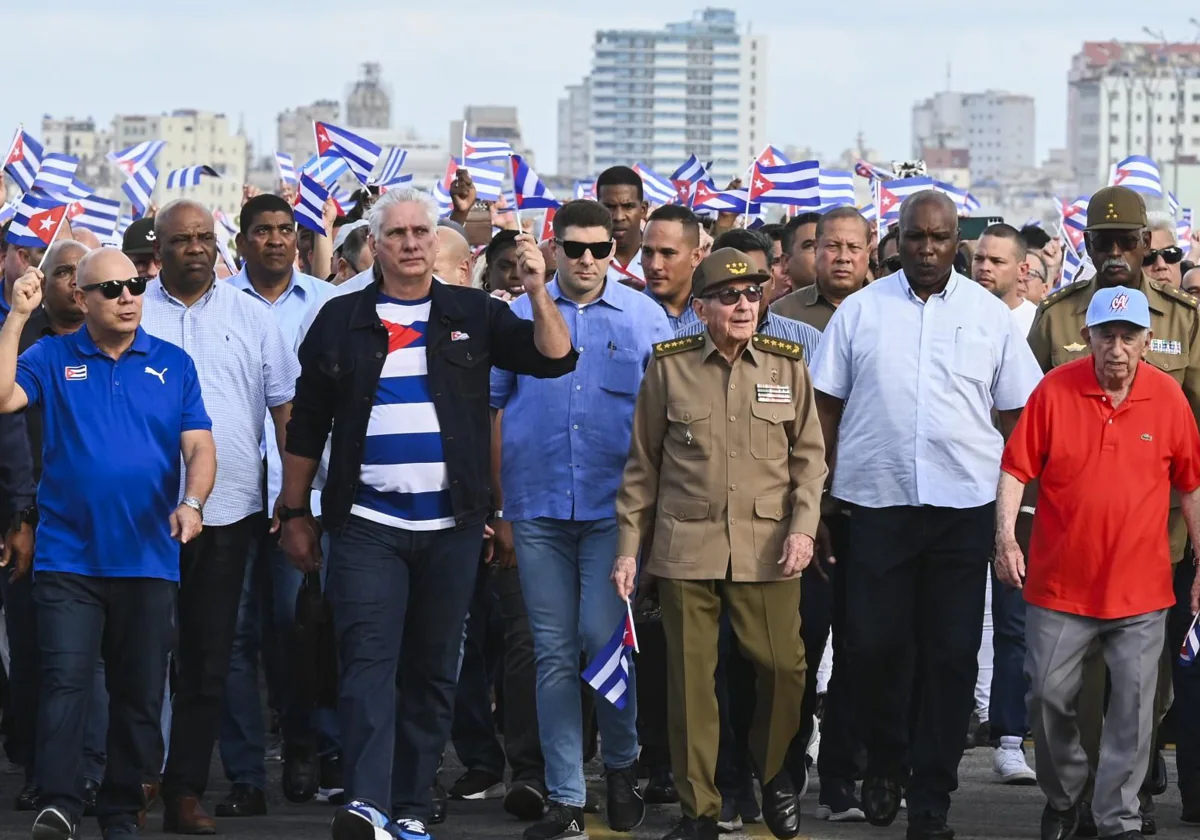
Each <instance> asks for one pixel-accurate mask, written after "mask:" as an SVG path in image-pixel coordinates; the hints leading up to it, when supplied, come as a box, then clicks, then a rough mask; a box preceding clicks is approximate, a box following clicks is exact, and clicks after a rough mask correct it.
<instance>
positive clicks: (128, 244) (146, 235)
mask: <svg viewBox="0 0 1200 840" xmlns="http://www.w3.org/2000/svg"><path fill="white" fill-rule="evenodd" d="M154 242H155V238H154V217H153V216H147V217H145V218H144V219H138V220H137V221H136V222H134V223H133V224H131V225H130V226H129V227H127V228H125V236H123V237H122V238H121V250H122V251H124V252H125V253H126V254H129V255H130V256H152V255H153V254H154Z"/></svg>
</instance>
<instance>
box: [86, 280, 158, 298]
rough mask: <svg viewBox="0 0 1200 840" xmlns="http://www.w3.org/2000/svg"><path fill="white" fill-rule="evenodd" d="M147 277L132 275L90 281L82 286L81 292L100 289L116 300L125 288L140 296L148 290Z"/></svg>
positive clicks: (107, 296)
mask: <svg viewBox="0 0 1200 840" xmlns="http://www.w3.org/2000/svg"><path fill="white" fill-rule="evenodd" d="M147 282H148V281H147V280H146V278H145V277H130V278H129V279H128V280H105V281H104V282H102V283H89V284H88V285H86V286H80V287H79V291H81V292H95V291H98V292H100V294H102V295H104V296H105V297H106V298H108V299H109V300H116V299H117V298H119V297H120V296H121V292H122V291H123V290H124V289H129V294H131V295H133V296H134V297H138V296H139V295H141V294H142V293H144V292H145V291H146V283H147Z"/></svg>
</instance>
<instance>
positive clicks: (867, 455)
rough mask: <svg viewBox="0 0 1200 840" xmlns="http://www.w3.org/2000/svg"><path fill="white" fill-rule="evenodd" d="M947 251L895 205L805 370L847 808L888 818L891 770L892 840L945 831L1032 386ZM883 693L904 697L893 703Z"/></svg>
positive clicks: (923, 204) (999, 322) (1001, 327)
mask: <svg viewBox="0 0 1200 840" xmlns="http://www.w3.org/2000/svg"><path fill="white" fill-rule="evenodd" d="M957 246H958V219H957V214H956V210H955V207H954V203H953V202H952V201H950V200H949V199H948V198H946V197H945V196H944V195H942V194H940V193H936V192H933V191H924V192H919V193H916V194H914V195H913V196H911V197H910V198H908V200H907V201H905V203H904V206H903V207H902V208H901V213H900V259H901V265H902V270H901V271H900V272H898V273H896V274H893V275H891V276H888V277H884V278H883V279H881V280H879V281H877V282H875V283H872V284H870V285H868V286H867V287H866V288H864V289H862V290H861V291H859V292H857V293H855V294H853V295H851V296H850V297H848V298H847V299H846V300H845V301H844V302H843V303H842V304H841V306H839V307H838V310H837V312H836V313H835V314H834V316H833V318H832V320H830V322H829V325H828V326H827V327H826V329H825V332H824V334H823V335H822V338H821V346H820V348H819V349H818V350H817V354H816V357H815V358H814V359H813V360H812V363H811V369H812V376H813V387H814V388H815V389H816V390H817V407H818V411H819V412H820V415H821V426H822V429H823V430H824V433H825V441H826V452H827V453H828V454H827V457H828V458H829V462H830V464H831V465H832V464H833V463H834V462H835V459H836V464H837V471H836V472H835V473H834V479H833V486H832V490H831V493H832V495H833V496H834V497H835V498H836V499H838V500H840V501H841V502H842V503H844V504H845V505H846V506H847V508H848V510H849V515H850V522H851V528H852V530H851V540H850V556H849V557H848V558H845V559H846V560H847V563H846V568H845V574H846V591H847V620H846V625H847V636H848V639H847V659H848V661H849V662H850V668H851V679H852V681H853V685H854V695H855V696H856V697H857V698H858V702H859V708H858V718H857V719H858V720H859V722H860V724H861V726H862V736H863V741H864V743H865V745H866V747H867V753H868V766H867V771H866V775H865V778H864V781H863V789H862V804H863V810H864V811H865V812H866V816H867V819H868V820H869V821H870V822H872V823H873V824H875V825H887V824H889V823H891V822H892V821H893V820H894V819H895V817H896V813H897V811H898V809H899V807H900V797H901V791H900V785H899V778H900V774H901V773H902V771H903V769H904V767H905V765H906V763H907V764H908V765H909V766H911V770H912V777H911V782H910V785H909V787H908V789H907V791H906V792H905V795H906V797H907V801H908V819H909V829H908V832H909V833H908V837H909V840H939V838H946V837H948V836H952V833H951V832H950V829H949V828H948V827H947V825H946V815H947V812H948V811H949V808H950V793H951V791H953V790H955V789H956V788H957V785H958V779H957V769H958V762H959V760H960V759H961V757H962V750H963V744H964V738H963V733H964V732H965V731H966V730H967V724H968V721H969V719H970V716H971V711H972V709H973V708H974V688H975V674H976V667H977V662H976V652H977V651H978V650H979V643H980V636H981V634H982V618H983V601H984V591H985V586H986V580H987V575H988V558H989V556H990V554H991V547H992V545H991V544H992V529H993V526H994V509H995V499H996V484H997V482H998V480H999V475H1000V455H1001V452H1002V451H1003V447H1004V435H1007V434H1008V432H1010V431H1011V430H1012V428H1013V426H1014V425H1015V424H1016V420H1017V417H1018V416H1019V414H1020V411H1021V408H1022V407H1023V406H1024V405H1025V401H1026V399H1027V398H1028V397H1029V394H1030V393H1031V392H1032V391H1033V388H1034V386H1035V385H1037V383H1038V380H1039V379H1040V378H1041V369H1040V368H1039V367H1038V364H1037V362H1036V360H1035V359H1034V357H1033V354H1032V352H1031V351H1030V349H1029V345H1028V344H1027V343H1026V341H1025V336H1024V335H1023V334H1022V333H1021V331H1020V329H1019V328H1018V327H1017V325H1016V323H1015V322H1014V321H1013V319H1012V315H1011V314H1010V313H1009V311H1008V307H1007V306H1005V305H1004V303H1003V302H1002V301H1000V300H999V299H997V298H996V297H995V296H994V295H992V294H991V293H990V292H988V291H987V290H985V289H983V288H981V287H980V286H979V285H978V284H976V283H974V282H972V281H971V280H970V279H968V278H966V277H963V276H961V275H959V274H957V273H955V272H954V271H953V261H954V254H955V250H956V248H957ZM993 411H997V412H999V419H1000V430H997V428H996V425H994V424H993V420H992V414H993ZM1001 430H1002V431H1003V435H1002V433H1001ZM839 559H842V558H839ZM914 667H919V668H920V671H919V673H918V675H917V682H916V685H915V686H914V673H913V669H914ZM897 686H914V689H915V695H916V700H915V702H914V703H912V704H911V709H910V708H909V705H910V704H909V703H907V702H904V701H901V702H897V700H896V697H897V695H896V690H897ZM910 715H911V716H912V718H913V719H914V720H913V724H914V725H913V726H912V727H911V730H910V724H909V716H910ZM910 731H911V732H913V733H914V735H915V740H914V741H913V742H912V743H911V744H910V743H909V732H910Z"/></svg>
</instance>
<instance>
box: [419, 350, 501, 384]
mask: <svg viewBox="0 0 1200 840" xmlns="http://www.w3.org/2000/svg"><path fill="white" fill-rule="evenodd" d="M442 358H444V359H445V360H446V362H447V363H448V364H447V373H448V374H449V376H450V384H451V387H452V388H453V389H454V390H455V391H457V392H458V393H460V394H464V395H467V396H479V395H480V394H483V395H487V394H488V392H489V384H490V383H489V381H488V373H489V370H490V365H489V364H488V353H487V351H486V350H485V349H483V348H481V347H480V346H478V345H477V344H476V343H475V342H470V343H467V342H453V341H452V342H450V343H449V344H447V345H445V346H444V348H443V349H442ZM430 384H431V385H432V383H430Z"/></svg>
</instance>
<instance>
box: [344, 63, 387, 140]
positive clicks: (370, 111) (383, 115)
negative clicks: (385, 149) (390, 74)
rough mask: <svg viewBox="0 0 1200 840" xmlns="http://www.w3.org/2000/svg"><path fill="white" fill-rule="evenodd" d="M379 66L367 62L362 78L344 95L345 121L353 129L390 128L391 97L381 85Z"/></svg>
mask: <svg viewBox="0 0 1200 840" xmlns="http://www.w3.org/2000/svg"><path fill="white" fill-rule="evenodd" d="M382 79H383V74H382V70H381V68H380V66H379V65H378V64H375V63H373V62H367V63H366V64H364V65H363V66H362V78H360V79H359V80H358V81H356V82H354V84H353V85H352V86H351V88H350V91H349V93H347V94H346V121H347V122H348V123H349V124H350V126H351V127H354V128H390V127H391V125H392V96H391V93H390V92H389V91H388V90H387V88H386V87H385V86H384V84H383V80H382Z"/></svg>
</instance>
